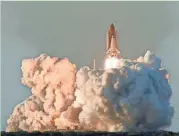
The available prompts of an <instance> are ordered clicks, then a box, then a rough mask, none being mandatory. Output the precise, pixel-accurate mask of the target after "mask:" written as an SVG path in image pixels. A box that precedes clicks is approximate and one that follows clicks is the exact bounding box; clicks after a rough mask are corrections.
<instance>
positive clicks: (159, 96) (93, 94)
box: [6, 51, 174, 131]
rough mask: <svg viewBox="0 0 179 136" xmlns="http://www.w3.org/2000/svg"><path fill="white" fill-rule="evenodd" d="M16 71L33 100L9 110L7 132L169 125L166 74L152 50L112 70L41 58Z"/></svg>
mask: <svg viewBox="0 0 179 136" xmlns="http://www.w3.org/2000/svg"><path fill="white" fill-rule="evenodd" d="M21 69H22V83H23V84H24V85H26V86H28V87H29V88H31V91H32V95H31V96H30V97H29V98H27V99H26V100H25V101H24V102H23V103H21V104H19V105H17V106H16V107H15V108H14V110H13V113H12V115H11V116H10V117H9V119H8V121H7V123H8V125H7V128H6V131H18V130H24V131H35V130H36V131H48V130H51V131H57V130H60V129H80V130H95V131H156V130H159V129H161V128H164V127H167V126H170V124H171V119H172V117H173V114H174V109H173V107H172V106H171V105H170V102H169V100H170V97H171V95H172V90H171V87H170V85H169V74H168V73H167V70H166V69H165V68H163V67H162V65H161V60H160V59H159V58H158V57H157V56H155V54H154V53H153V52H151V51H147V53H146V54H145V55H144V56H141V57H139V58H138V59H136V60H129V59H124V58H122V59H120V60H119V61H118V64H117V67H116V68H115V69H107V70H93V69H91V68H89V67H87V66H85V67H82V68H81V69H79V70H77V69H76V66H75V65H74V64H72V63H71V62H70V61H69V60H68V59H67V58H64V59H59V58H57V57H50V56H47V55H45V54H42V55H40V56H39V57H37V58H35V59H26V60H23V61H22V67H21Z"/></svg>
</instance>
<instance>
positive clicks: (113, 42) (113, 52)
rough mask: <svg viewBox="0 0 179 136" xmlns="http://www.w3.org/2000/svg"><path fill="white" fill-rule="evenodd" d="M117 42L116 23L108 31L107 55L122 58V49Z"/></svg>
mask: <svg viewBox="0 0 179 136" xmlns="http://www.w3.org/2000/svg"><path fill="white" fill-rule="evenodd" d="M117 44H118V43H117V31H116V30H115V27H114V25H113V24H111V25H110V27H109V29H108V31H107V43H106V57H117V58H120V51H119V49H118V45H117Z"/></svg>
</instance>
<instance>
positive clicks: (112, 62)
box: [104, 57, 119, 70]
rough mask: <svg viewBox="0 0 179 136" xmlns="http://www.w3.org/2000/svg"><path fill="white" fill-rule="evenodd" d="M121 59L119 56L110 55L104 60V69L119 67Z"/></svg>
mask: <svg viewBox="0 0 179 136" xmlns="http://www.w3.org/2000/svg"><path fill="white" fill-rule="evenodd" d="M118 65H119V59H118V58H117V57H109V58H107V59H106V60H105V62H104V69H105V70H107V69H111V68H118Z"/></svg>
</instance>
